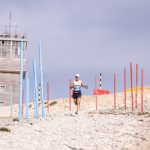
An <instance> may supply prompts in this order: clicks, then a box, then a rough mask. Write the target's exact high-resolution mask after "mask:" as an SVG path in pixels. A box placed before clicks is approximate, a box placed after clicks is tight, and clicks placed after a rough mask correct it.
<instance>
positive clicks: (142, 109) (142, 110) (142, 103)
mask: <svg viewBox="0 0 150 150" xmlns="http://www.w3.org/2000/svg"><path fill="white" fill-rule="evenodd" d="M143 94H144V69H141V113H143V112H144V102H143Z"/></svg>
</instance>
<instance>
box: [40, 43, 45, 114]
mask: <svg viewBox="0 0 150 150" xmlns="http://www.w3.org/2000/svg"><path fill="white" fill-rule="evenodd" d="M39 60H40V74H41V76H40V77H41V103H42V117H45V110H44V88H43V87H44V83H43V63H42V48H41V42H39Z"/></svg>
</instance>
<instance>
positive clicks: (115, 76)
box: [114, 73, 116, 109]
mask: <svg viewBox="0 0 150 150" xmlns="http://www.w3.org/2000/svg"><path fill="white" fill-rule="evenodd" d="M114 109H116V73H115V74H114Z"/></svg>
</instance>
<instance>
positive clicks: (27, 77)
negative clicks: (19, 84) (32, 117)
mask: <svg viewBox="0 0 150 150" xmlns="http://www.w3.org/2000/svg"><path fill="white" fill-rule="evenodd" d="M28 119H29V76H28V72H27V73H26V120H28Z"/></svg>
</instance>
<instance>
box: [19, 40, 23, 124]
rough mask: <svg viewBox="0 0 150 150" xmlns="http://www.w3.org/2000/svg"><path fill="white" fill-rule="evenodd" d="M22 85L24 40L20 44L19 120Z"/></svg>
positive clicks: (20, 117) (20, 118)
mask: <svg viewBox="0 0 150 150" xmlns="http://www.w3.org/2000/svg"><path fill="white" fill-rule="evenodd" d="M22 86H23V42H21V44H20V94H19V97H20V99H19V121H21V120H22Z"/></svg>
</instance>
